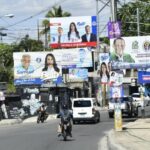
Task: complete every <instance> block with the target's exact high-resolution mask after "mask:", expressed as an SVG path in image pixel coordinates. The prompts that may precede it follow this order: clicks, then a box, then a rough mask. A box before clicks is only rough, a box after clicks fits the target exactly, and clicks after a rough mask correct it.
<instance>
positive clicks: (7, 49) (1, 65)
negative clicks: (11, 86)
mask: <svg viewBox="0 0 150 150" xmlns="http://www.w3.org/2000/svg"><path fill="white" fill-rule="evenodd" d="M0 54H1V55H0V82H12V81H13V70H12V68H13V46H12V45H7V44H0Z"/></svg>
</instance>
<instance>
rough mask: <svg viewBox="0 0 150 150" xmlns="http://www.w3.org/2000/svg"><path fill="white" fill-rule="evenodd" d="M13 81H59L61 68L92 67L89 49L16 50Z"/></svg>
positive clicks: (22, 82) (18, 82) (29, 82)
mask: <svg viewBox="0 0 150 150" xmlns="http://www.w3.org/2000/svg"><path fill="white" fill-rule="evenodd" d="M13 59H14V83H15V84H16V85H20V84H42V83H45V82H46V81H48V80H49V81H53V82H56V83H57V82H60V79H61V76H62V68H79V67H81V68H82V67H92V55H91V51H90V50H89V49H87V48H75V49H64V50H56V51H52V52H16V53H14V54H13Z"/></svg>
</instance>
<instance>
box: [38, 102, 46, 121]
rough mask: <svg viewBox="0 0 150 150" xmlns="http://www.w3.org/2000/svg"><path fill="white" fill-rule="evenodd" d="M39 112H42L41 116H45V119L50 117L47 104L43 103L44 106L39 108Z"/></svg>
mask: <svg viewBox="0 0 150 150" xmlns="http://www.w3.org/2000/svg"><path fill="white" fill-rule="evenodd" d="M38 112H39V113H41V117H43V116H44V117H45V120H46V119H47V117H48V113H47V112H46V105H45V104H42V106H40V108H39V109H38Z"/></svg>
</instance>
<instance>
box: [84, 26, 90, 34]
mask: <svg viewBox="0 0 150 150" xmlns="http://www.w3.org/2000/svg"><path fill="white" fill-rule="evenodd" d="M85 31H86V33H87V34H90V32H91V29H90V26H86V28H85Z"/></svg>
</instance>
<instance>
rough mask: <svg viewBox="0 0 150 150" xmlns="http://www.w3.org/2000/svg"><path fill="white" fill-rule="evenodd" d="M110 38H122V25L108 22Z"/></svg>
mask: <svg viewBox="0 0 150 150" xmlns="http://www.w3.org/2000/svg"><path fill="white" fill-rule="evenodd" d="M107 26H108V37H109V38H110V39H112V38H117V37H120V36H121V23H120V22H119V21H117V22H111V21H110V22H108V24H107Z"/></svg>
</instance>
